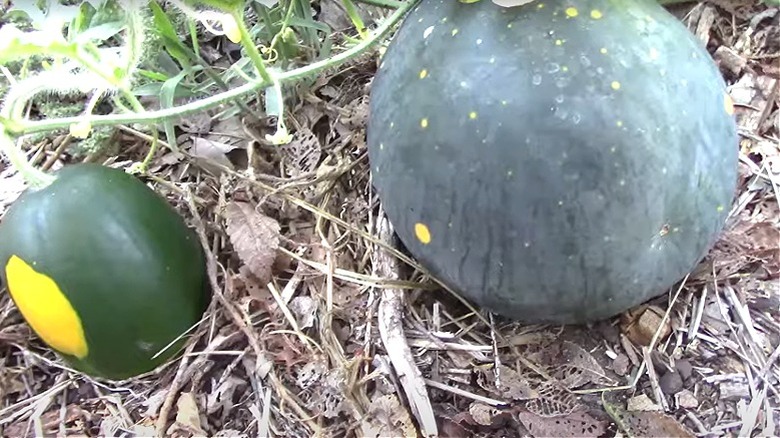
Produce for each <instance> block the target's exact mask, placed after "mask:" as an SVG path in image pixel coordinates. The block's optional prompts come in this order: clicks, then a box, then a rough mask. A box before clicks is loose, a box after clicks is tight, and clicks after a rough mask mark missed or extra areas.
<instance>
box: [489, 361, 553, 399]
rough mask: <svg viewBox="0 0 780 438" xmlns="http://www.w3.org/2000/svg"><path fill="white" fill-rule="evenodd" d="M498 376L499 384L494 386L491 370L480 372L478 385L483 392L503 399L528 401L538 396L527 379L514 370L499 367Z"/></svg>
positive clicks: (502, 366)
mask: <svg viewBox="0 0 780 438" xmlns="http://www.w3.org/2000/svg"><path fill="white" fill-rule="evenodd" d="M499 375H500V377H499V384H498V386H496V380H495V374H494V372H493V370H492V369H489V370H482V373H481V374H480V375H479V376H478V383H479V384H480V385H481V386H482V388H484V389H485V390H487V391H490V392H492V393H495V394H498V395H499V396H500V397H501V398H504V399H510V400H530V399H533V398H536V397H538V396H539V394H538V393H537V392H536V390H534V389H533V387H531V384H530V383H529V381H528V379H526V378H525V376H523V375H522V374H520V373H518V372H517V371H515V370H514V369H512V368H509V367H507V366H505V365H500V368H499Z"/></svg>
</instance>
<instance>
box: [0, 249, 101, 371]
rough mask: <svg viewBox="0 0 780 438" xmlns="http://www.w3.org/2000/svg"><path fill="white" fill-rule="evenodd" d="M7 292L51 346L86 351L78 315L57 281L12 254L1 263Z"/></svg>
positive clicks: (84, 353)
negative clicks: (3, 266) (4, 262)
mask: <svg viewBox="0 0 780 438" xmlns="http://www.w3.org/2000/svg"><path fill="white" fill-rule="evenodd" d="M5 275H6V278H8V292H9V293H10V294H11V298H13V300H14V303H15V304H16V307H17V308H18V309H19V311H20V312H21V314H22V316H24V319H25V320H26V321H27V323H28V324H30V327H32V329H33V330H34V331H35V333H37V334H38V336H39V337H40V338H41V339H42V340H43V342H45V343H46V344H48V345H49V346H50V347H52V348H53V349H55V350H57V351H60V352H62V353H65V354H69V355H71V356H76V357H77V358H79V359H83V358H85V357H86V356H87V354H88V353H89V348H88V347H87V341H86V339H85V338H84V329H83V327H82V326H81V318H79V315H78V314H77V313H76V311H75V310H74V309H73V306H71V304H70V301H68V298H67V297H65V295H64V294H63V293H62V291H61V290H60V288H59V286H57V283H56V282H54V280H52V279H51V278H49V277H48V276H47V275H46V274H42V273H40V272H37V271H35V269H33V268H32V267H31V266H30V265H28V264H27V263H25V261H24V260H22V259H21V258H19V257H17V256H15V255H13V256H11V258H10V259H9V260H8V263H7V264H6V265H5Z"/></svg>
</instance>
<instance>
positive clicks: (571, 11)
mask: <svg viewBox="0 0 780 438" xmlns="http://www.w3.org/2000/svg"><path fill="white" fill-rule="evenodd" d="M579 14H580V13H579V12H578V11H577V8H566V15H568V16H569V17H576V16H577V15H579Z"/></svg>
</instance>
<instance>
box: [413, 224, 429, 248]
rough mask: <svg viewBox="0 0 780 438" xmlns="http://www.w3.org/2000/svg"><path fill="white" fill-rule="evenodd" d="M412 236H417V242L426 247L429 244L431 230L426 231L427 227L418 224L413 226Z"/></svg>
mask: <svg viewBox="0 0 780 438" xmlns="http://www.w3.org/2000/svg"><path fill="white" fill-rule="evenodd" d="M414 234H415V236H417V240H419V241H420V242H422V243H423V244H425V245H427V244H429V243H431V230H429V229H428V226H427V225H425V224H422V223H420V222H417V223H416V224H414Z"/></svg>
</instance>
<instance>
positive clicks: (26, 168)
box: [0, 127, 54, 190]
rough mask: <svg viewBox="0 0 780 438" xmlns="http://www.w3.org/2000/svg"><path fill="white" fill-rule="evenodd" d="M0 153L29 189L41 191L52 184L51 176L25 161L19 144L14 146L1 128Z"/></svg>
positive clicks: (25, 158)
mask: <svg viewBox="0 0 780 438" xmlns="http://www.w3.org/2000/svg"><path fill="white" fill-rule="evenodd" d="M0 152H2V153H3V155H5V156H6V158H8V161H10V162H11V166H13V168H14V169H16V171H17V172H19V174H20V175H21V176H22V178H24V180H25V181H26V182H27V185H28V186H29V187H30V188H31V189H33V190H38V189H42V188H44V187H46V186H48V185H49V184H51V183H52V182H54V176H53V175H49V174H48V173H46V172H44V171H42V170H40V169H38V168H37V167H35V166H34V165H33V164H32V163H30V162H29V161H28V160H27V157H25V156H24V153H23V152H22V148H21V144H19V145H17V144H15V142H14V140H13V138H11V137H10V136H9V135H8V133H7V132H6V131H5V129H3V128H2V127H0Z"/></svg>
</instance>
